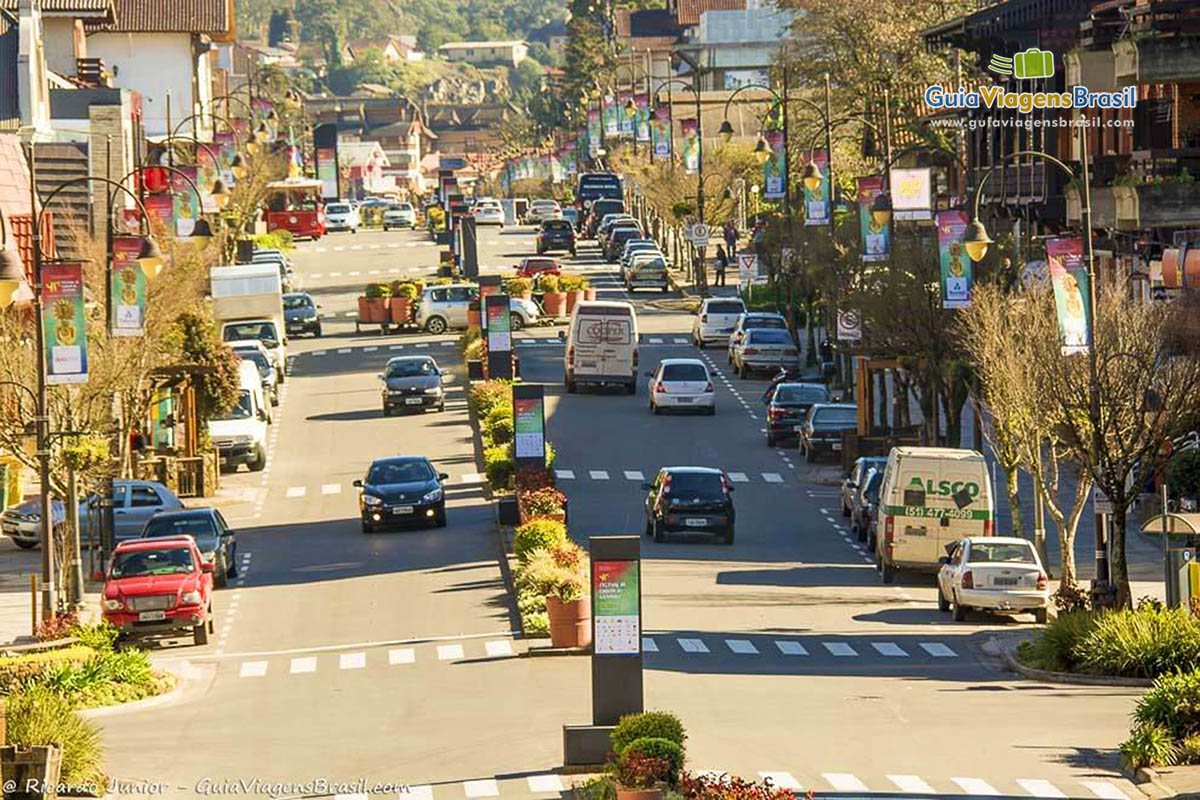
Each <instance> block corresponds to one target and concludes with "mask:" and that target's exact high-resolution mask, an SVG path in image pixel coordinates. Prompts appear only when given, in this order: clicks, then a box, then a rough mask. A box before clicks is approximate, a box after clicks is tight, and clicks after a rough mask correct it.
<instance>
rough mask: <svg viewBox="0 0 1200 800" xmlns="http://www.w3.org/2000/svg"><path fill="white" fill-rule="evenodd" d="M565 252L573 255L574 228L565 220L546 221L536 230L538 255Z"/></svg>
mask: <svg viewBox="0 0 1200 800" xmlns="http://www.w3.org/2000/svg"><path fill="white" fill-rule="evenodd" d="M551 250H566V251H567V252H568V253H570V254H571V255H575V228H574V227H573V226H572V225H571V223H570V222H568V221H567V220H565V219H548V220H545V221H543V222H542V225H541V227H540V228H538V234H537V251H538V254H539V255H540V254H542V253H549V252H550V251H551Z"/></svg>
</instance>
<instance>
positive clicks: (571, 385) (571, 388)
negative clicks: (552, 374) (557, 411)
mask: <svg viewBox="0 0 1200 800" xmlns="http://www.w3.org/2000/svg"><path fill="white" fill-rule="evenodd" d="M563 383H564V384H565V385H566V389H567V394H575V380H574V379H573V378H572V377H571V376H570V375H568V376H567V377H566V378H565V379H564V380H563Z"/></svg>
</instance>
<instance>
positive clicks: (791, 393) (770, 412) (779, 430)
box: [767, 383, 829, 447]
mask: <svg viewBox="0 0 1200 800" xmlns="http://www.w3.org/2000/svg"><path fill="white" fill-rule="evenodd" d="M827 402H829V390H828V389H827V388H825V386H823V385H822V384H819V383H781V384H779V387H778V388H777V389H776V391H775V392H774V393H773V394H772V396H771V400H770V402H768V403H767V446H768V447H774V446H775V444H776V442H778V441H779V440H780V439H794V438H796V437H797V436H798V435H799V431H800V426H801V423H802V422H804V417H805V415H807V414H808V410H809V409H810V408H812V407H813V406H814V405H816V404H817V403H827Z"/></svg>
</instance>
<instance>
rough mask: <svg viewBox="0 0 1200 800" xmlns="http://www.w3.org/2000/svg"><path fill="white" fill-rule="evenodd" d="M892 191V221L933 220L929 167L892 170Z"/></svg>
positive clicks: (890, 181) (890, 173) (890, 175)
mask: <svg viewBox="0 0 1200 800" xmlns="http://www.w3.org/2000/svg"><path fill="white" fill-rule="evenodd" d="M888 175H889V177H890V180H889V181H888V186H890V187H891V189H892V219H898V220H914V219H932V217H933V215H932V214H931V213H930V211H929V209H930V208H931V197H932V191H933V190H932V187H931V184H930V172H929V167H915V168H913V169H900V168H895V167H894V168H892V169H891V170H890V171H889V173H888Z"/></svg>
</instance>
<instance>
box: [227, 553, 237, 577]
mask: <svg viewBox="0 0 1200 800" xmlns="http://www.w3.org/2000/svg"><path fill="white" fill-rule="evenodd" d="M228 570H229V577H231V578H236V577H237V576H238V568H237V550H234V551H233V556H232V557H230V559H229V567H228Z"/></svg>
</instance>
